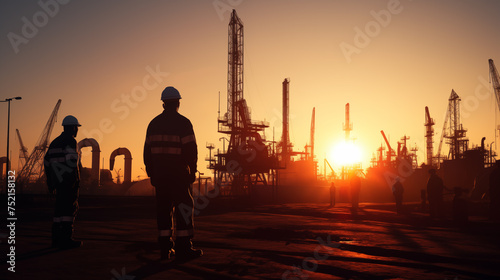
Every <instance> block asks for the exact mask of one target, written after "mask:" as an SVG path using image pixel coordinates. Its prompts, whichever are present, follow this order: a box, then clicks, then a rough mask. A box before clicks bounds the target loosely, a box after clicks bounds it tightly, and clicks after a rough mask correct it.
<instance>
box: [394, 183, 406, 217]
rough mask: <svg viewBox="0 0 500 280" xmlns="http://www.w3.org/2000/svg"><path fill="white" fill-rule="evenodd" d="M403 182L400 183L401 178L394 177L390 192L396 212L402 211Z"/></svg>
mask: <svg viewBox="0 0 500 280" xmlns="http://www.w3.org/2000/svg"><path fill="white" fill-rule="evenodd" d="M403 192H404V188H403V184H401V178H399V177H396V182H395V183H394V184H393V185H392V194H393V195H394V199H395V200H396V212H397V213H398V214H401V213H403Z"/></svg>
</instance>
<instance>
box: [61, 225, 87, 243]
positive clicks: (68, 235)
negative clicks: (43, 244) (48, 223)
mask: <svg viewBox="0 0 500 280" xmlns="http://www.w3.org/2000/svg"><path fill="white" fill-rule="evenodd" d="M61 224H62V225H61V239H60V242H59V248H60V249H72V248H78V247H80V246H82V244H83V242H82V241H80V240H74V239H73V223H61Z"/></svg>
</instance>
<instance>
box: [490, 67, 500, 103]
mask: <svg viewBox="0 0 500 280" xmlns="http://www.w3.org/2000/svg"><path fill="white" fill-rule="evenodd" d="M488 62H489V64H490V79H491V82H492V84H493V91H494V92H495V97H496V99H497V105H498V109H499V110H500V76H499V75H498V71H497V68H496V67H495V64H494V63H493V59H489V60H488Z"/></svg>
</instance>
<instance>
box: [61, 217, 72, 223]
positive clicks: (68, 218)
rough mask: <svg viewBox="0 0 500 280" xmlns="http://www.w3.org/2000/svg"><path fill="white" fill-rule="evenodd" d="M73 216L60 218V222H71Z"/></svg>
mask: <svg viewBox="0 0 500 280" xmlns="http://www.w3.org/2000/svg"><path fill="white" fill-rule="evenodd" d="M73 220H74V218H73V216H63V217H61V222H73Z"/></svg>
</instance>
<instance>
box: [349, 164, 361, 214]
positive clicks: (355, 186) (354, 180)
mask: <svg viewBox="0 0 500 280" xmlns="http://www.w3.org/2000/svg"><path fill="white" fill-rule="evenodd" d="M349 183H350V186H351V205H352V210H353V211H354V212H357V211H358V203H359V191H360V189H361V178H360V177H359V176H358V174H357V173H356V172H352V175H351V180H350V182H349Z"/></svg>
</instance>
